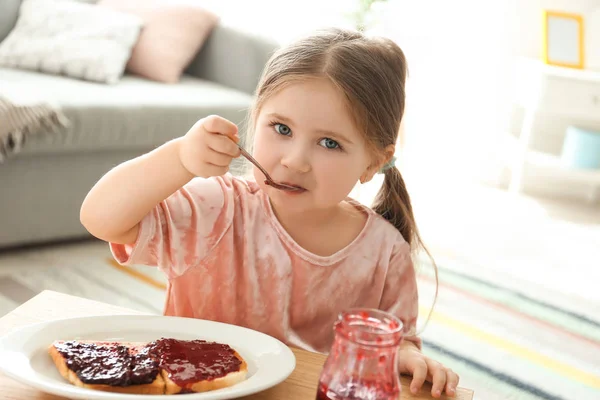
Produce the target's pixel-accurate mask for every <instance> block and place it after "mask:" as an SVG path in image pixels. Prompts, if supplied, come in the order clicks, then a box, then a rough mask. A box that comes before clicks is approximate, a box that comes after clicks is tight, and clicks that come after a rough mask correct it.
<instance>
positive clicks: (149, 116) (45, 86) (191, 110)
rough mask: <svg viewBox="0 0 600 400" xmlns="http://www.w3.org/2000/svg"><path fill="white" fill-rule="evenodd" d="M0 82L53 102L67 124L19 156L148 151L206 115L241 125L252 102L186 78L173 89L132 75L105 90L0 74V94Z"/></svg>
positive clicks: (52, 77) (74, 82) (246, 96)
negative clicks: (216, 115)
mask: <svg viewBox="0 0 600 400" xmlns="http://www.w3.org/2000/svg"><path fill="white" fill-rule="evenodd" d="M3 81H7V82H10V83H11V84H13V85H14V84H19V85H22V87H23V90H27V91H31V92H33V93H36V91H37V92H40V93H41V94H42V95H43V96H44V97H46V98H49V99H52V100H54V101H55V102H56V103H58V104H59V105H61V107H62V109H63V112H64V113H65V115H66V116H67V118H69V119H70V121H71V127H70V128H69V130H68V131H67V132H65V133H64V134H59V135H51V134H48V135H40V136H38V137H36V138H35V139H34V140H31V141H30V142H29V143H27V144H26V145H25V147H24V149H23V152H22V153H21V154H22V155H25V154H36V153H37V154H39V153H65V152H81V151H101V150H114V149H121V150H125V149H148V148H153V147H155V146H157V145H159V144H162V143H164V142H165V141H167V140H169V139H171V138H174V137H177V136H181V135H183V134H185V133H186V132H187V131H188V129H189V128H190V127H191V126H192V125H193V124H194V122H196V121H197V120H198V119H200V118H202V117H205V116H206V115H210V114H219V115H221V116H223V117H224V118H227V119H230V120H231V121H233V122H235V123H237V124H241V123H243V121H244V118H245V116H246V112H247V109H248V106H249V104H250V102H251V100H252V97H251V96H250V95H249V94H247V93H243V92H241V91H237V90H234V89H230V88H227V87H225V86H222V85H219V84H217V83H213V82H209V81H204V80H201V79H198V78H194V77H191V76H187V75H184V76H183V77H182V79H181V82H180V83H178V84H173V85H167V84H161V83H157V82H152V81H149V80H146V79H143V78H139V77H135V76H132V75H126V76H124V77H123V79H122V80H121V82H119V83H118V84H116V85H105V84H97V83H92V82H85V81H80V80H76V79H71V78H67V77H61V76H55V75H47V74H42V73H35V72H29V71H21V70H15V69H2V68H0V88H1V87H2V82H3Z"/></svg>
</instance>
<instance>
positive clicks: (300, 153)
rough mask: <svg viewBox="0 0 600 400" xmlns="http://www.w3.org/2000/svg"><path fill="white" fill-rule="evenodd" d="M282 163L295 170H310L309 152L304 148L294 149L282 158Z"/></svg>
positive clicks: (301, 171) (304, 171)
mask: <svg viewBox="0 0 600 400" xmlns="http://www.w3.org/2000/svg"><path fill="white" fill-rule="evenodd" d="M281 165H283V166H284V167H286V168H289V169H291V170H293V171H295V172H299V173H306V172H309V171H310V161H309V156H308V152H307V151H306V150H304V149H296V150H292V151H290V152H288V153H287V154H285V155H284V156H283V157H282V158H281Z"/></svg>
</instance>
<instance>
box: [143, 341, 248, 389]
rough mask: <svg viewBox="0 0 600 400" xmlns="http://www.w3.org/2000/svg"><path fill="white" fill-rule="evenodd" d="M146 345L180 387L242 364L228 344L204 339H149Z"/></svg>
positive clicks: (212, 377) (217, 374) (223, 374)
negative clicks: (149, 341) (152, 340)
mask: <svg viewBox="0 0 600 400" xmlns="http://www.w3.org/2000/svg"><path fill="white" fill-rule="evenodd" d="M148 348H149V351H148V353H149V354H150V356H152V357H156V358H157V359H158V362H159V366H160V367H161V368H164V369H165V370H166V371H167V372H168V373H169V378H170V379H171V380H172V381H173V382H175V383H176V384H177V385H179V386H181V387H183V388H185V387H186V386H189V385H191V384H193V383H195V382H198V381H203V380H212V379H216V378H219V377H222V376H225V375H227V374H228V373H231V372H236V371H239V370H240V366H241V364H242V362H241V361H240V359H239V358H237V357H236V356H235V352H234V350H233V349H232V348H231V347H229V346H228V345H226V344H221V343H214V342H207V341H205V340H177V339H165V338H162V339H159V340H155V341H154V342H151V343H150V344H149V345H148Z"/></svg>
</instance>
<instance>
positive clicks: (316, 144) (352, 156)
mask: <svg viewBox="0 0 600 400" xmlns="http://www.w3.org/2000/svg"><path fill="white" fill-rule="evenodd" d="M254 156H255V158H256V159H257V160H258V162H259V163H261V164H262V166H263V167H264V168H265V169H266V170H267V172H269V174H270V175H271V177H272V178H273V179H274V180H275V181H277V182H283V183H287V184H290V185H294V186H299V187H301V188H302V190H300V191H298V192H286V191H281V190H278V189H274V188H272V187H270V186H267V185H265V184H264V180H265V177H264V175H263V174H262V173H261V172H260V171H259V170H258V169H257V168H254V176H255V178H256V181H257V182H258V183H259V185H261V188H262V189H263V190H265V191H266V192H267V194H268V195H269V198H270V199H271V202H272V203H273V205H274V206H279V207H283V208H284V209H285V210H289V211H293V212H303V211H313V210H325V209H329V208H332V207H335V206H337V205H338V204H339V203H340V202H341V201H343V200H344V199H345V198H346V197H347V195H348V194H349V193H350V191H351V190H352V189H353V187H354V185H356V183H357V181H358V180H359V179H360V178H361V177H362V178H363V179H366V180H369V179H371V177H372V176H373V174H374V173H375V172H376V171H377V167H378V166H379V163H376V162H374V160H373V159H372V157H371V156H370V154H369V153H368V151H367V149H366V145H365V140H364V138H363V135H362V134H361V133H360V132H359V131H358V130H357V129H356V127H355V126H354V123H353V120H352V118H351V117H350V113H349V111H348V109H347V106H346V101H345V98H344V97H343V95H342V94H341V93H340V91H339V90H338V89H336V87H335V86H333V84H331V83H330V82H329V81H327V80H325V79H311V80H306V81H302V82H295V83H291V84H289V85H288V86H285V87H284V88H283V89H281V90H280V91H278V92H277V93H275V94H274V95H272V96H271V97H270V98H269V99H268V100H267V101H266V102H265V103H264V104H263V106H262V108H261V110H260V112H259V114H258V116H257V119H256V126H255V137H254Z"/></svg>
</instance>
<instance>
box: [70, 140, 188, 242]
mask: <svg viewBox="0 0 600 400" xmlns="http://www.w3.org/2000/svg"><path fill="white" fill-rule="evenodd" d="M181 142H182V140H181V138H179V139H175V140H173V141H170V142H168V143H166V144H164V145H162V146H161V147H159V148H157V149H156V150H153V151H151V152H150V153H148V154H144V155H142V156H140V157H137V158H134V159H133V160H129V161H126V162H124V163H123V164H121V165H119V166H117V167H116V168H114V169H112V170H111V171H109V172H108V173H107V174H106V175H104V176H103V177H102V179H100V181H98V183H97V184H96V185H95V186H94V187H93V188H92V190H91V191H90V192H89V193H88V195H87V196H86V198H85V200H84V201H83V205H82V206H81V212H80V219H81V223H82V224H83V225H84V226H85V228H86V229H87V230H88V231H89V232H90V233H91V234H92V235H94V236H96V237H98V238H99V239H102V240H105V241H107V242H113V243H121V244H129V243H133V242H134V241H135V239H136V238H137V234H138V228H139V222H140V221H141V220H142V219H143V218H144V216H145V215H146V214H147V213H148V212H150V210H152V208H153V207H154V206H156V205H157V204H158V203H160V202H161V201H162V200H164V199H166V198H167V197H169V196H170V195H171V194H172V193H174V192H175V191H176V190H178V189H179V188H181V187H182V186H183V185H185V184H186V183H187V182H189V181H190V180H191V179H192V178H193V177H194V175H193V174H191V173H190V172H189V171H188V170H187V169H186V168H185V167H184V166H183V164H182V163H181V160H180V158H179V146H180V145H181Z"/></svg>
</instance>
